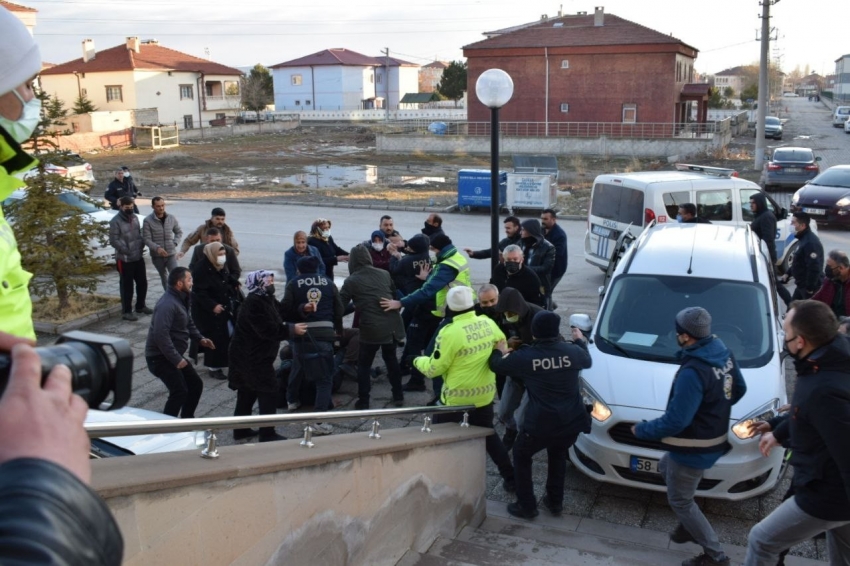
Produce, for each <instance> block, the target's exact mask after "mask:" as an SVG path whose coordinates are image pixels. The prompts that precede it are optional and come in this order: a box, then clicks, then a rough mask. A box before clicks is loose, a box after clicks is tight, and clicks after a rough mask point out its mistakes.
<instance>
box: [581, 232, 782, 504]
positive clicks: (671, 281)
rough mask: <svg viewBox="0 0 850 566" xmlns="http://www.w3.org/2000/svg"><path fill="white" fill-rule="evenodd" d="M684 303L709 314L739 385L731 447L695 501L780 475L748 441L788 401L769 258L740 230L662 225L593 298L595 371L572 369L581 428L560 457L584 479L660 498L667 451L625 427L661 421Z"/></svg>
mask: <svg viewBox="0 0 850 566" xmlns="http://www.w3.org/2000/svg"><path fill="white" fill-rule="evenodd" d="M618 255H619V254H618ZM693 306H699V307H703V308H704V309H706V310H708V312H709V313H710V314H711V318H712V322H711V331H712V333H713V334H715V335H717V336H718V337H719V338H720V339H721V340H722V341H723V343H724V344H725V345H726V347H727V348H729V350H730V351H731V352H732V353H733V354H734V356H735V359H736V360H737V361H738V364H739V365H740V367H741V373H742V374H743V376H744V380H745V381H746V384H747V392H746V394H745V395H744V396H743V397H742V398H741V400H740V401H738V403H736V404H735V405H734V406H733V407H732V412H731V415H730V421H729V432H728V434H727V440H728V442H729V445H730V448H729V450H728V452H726V453H725V454H724V455H723V456H722V457H721V458H720V459H719V460H718V461H717V463H716V464H715V465H714V466H713V467H712V468H711V469H709V470H706V471H705V476H704V477H703V479H702V480H701V481H700V483H699V486H698V487H697V495H699V496H704V497H715V498H720V499H729V500H740V499H746V498H749V497H753V496H756V495H758V494H760V493H764V492H765V491H768V490H770V489H771V488H772V487H773V486H774V485H775V484H776V482H777V480H778V479H779V478H780V477H781V474H782V473H783V471H784V465H783V454H782V450H774V451H772V452H771V454H770V457H769V458H764V457H762V455H761V453H760V452H759V448H758V444H759V439H758V437H755V438H752V437H750V433H749V424H750V423H751V422H753V421H758V420H766V419H769V418H772V416H774V415H776V414H777V410H778V408H779V407H780V406H782V405H783V404H784V403H785V402H786V397H787V394H786V390H785V365H784V364H783V363H782V359H781V352H782V346H783V340H784V333H783V331H782V325H781V320H780V317H779V312H778V308H777V301H776V289H775V280H774V276H773V269H771V268H770V258H769V257H768V255H767V252H766V250H765V249H764V247H763V246H761V247H760V246H759V241H758V237H757V236H756V235H755V234H753V233H752V231H751V230H750V229H749V228H748V227H747V228H734V227H730V226H718V225H716V224H669V223H668V224H652V225H650V226H649V227H647V228H646V230H645V231H644V232H643V233H642V234H641V235H640V236H639V237H638V238H637V239H636V240H635V241H634V242H633V243H632V244H631V246H629V247H628V248H627V249H626V251H625V253H624V254H623V255H622V259H619V261H617V260H616V259H615V268H614V270H613V276H612V278H611V280H610V283H609V284H608V285H607V287H606V288H604V290H603V297H602V302H601V305H600V308H599V315H598V317H597V320H596V321H595V322H594V324H593V330H592V331H591V334H590V338H591V340H590V342H589V343H588V350H589V352H590V356H591V358H593V367H591V368H590V369H585V370H582V379H583V383H582V387H583V390H582V394H583V396H584V400H585V404H587V405H591V406H592V412H591V417H592V425H591V432H590V434H583V435H580V436H579V438H578V440H577V441H576V443H575V444H574V445H573V447H572V448H571V450H570V459H571V460H572V462H573V464H575V466H576V467H577V468H578V469H579V470H580V471H582V472H583V473H584V474H586V475H588V476H590V477H591V478H594V479H596V480H599V481H604V482H610V483H615V484H619V485H624V486H629V487H637V488H643V489H649V490H653V491H664V489H665V487H664V480H663V479H662V477H661V474H659V473H658V460H659V459H660V458H661V456H662V455H663V454H664V452H666V451H667V449H666V448H665V445H664V444H663V443H662V442H658V441H650V440H641V439H639V438H636V437H635V436H634V435H633V434H632V433H631V427H632V425H634V424H635V423H638V422H641V421H643V420H652V419H655V418H658V417H660V416H661V415H662V414H663V413H664V411H665V408H666V406H667V401H668V398H669V396H670V392H671V389H672V386H673V380H674V377H675V375H676V371H677V370H678V369H679V363H680V362H679V359H678V357H677V355H676V354H677V352H678V351H679V345H678V343H677V341H676V331H675V324H674V320H675V316H676V313H678V312H679V311H680V310H682V309H684V308H686V307H693Z"/></svg>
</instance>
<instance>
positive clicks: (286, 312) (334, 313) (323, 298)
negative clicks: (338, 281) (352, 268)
mask: <svg viewBox="0 0 850 566" xmlns="http://www.w3.org/2000/svg"><path fill="white" fill-rule="evenodd" d="M314 301H318V302H317V303H316V309H317V310H316V312H310V313H306V312H304V307H306V306H307V303H308V302H314ZM344 314H345V306H344V305H343V304H342V299H340V296H339V290H338V289H337V288H336V285H334V282H333V279H330V278H328V276H327V275H322V274H319V273H302V274H300V275H298V276H297V277H295V278H294V279H293V280H292V281H287V282H286V290H285V291H284V293H283V301H281V304H280V315H281V317H283V318H284V319H286V320H291V321H293V322H306V323H307V326H308V327H309V328H308V330H307V332H308V335H309V336H308V335H305V337H297V338H295V340H309V339H310V338H313V339H314V340H323V341H325V342H333V341H334V338H335V337H336V336H342V317H343V316H344ZM326 323H330V324H326Z"/></svg>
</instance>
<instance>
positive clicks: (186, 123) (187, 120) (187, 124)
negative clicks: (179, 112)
mask: <svg viewBox="0 0 850 566" xmlns="http://www.w3.org/2000/svg"><path fill="white" fill-rule="evenodd" d="M183 127H184V128H186V129H187V130H191V129H192V128H193V127H194V126H192V115H191V114H185V115H184V116H183Z"/></svg>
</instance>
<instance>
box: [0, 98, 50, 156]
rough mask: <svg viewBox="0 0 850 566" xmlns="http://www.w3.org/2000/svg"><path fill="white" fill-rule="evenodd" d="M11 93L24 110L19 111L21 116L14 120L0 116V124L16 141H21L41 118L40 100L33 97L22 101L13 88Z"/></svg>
mask: <svg viewBox="0 0 850 566" xmlns="http://www.w3.org/2000/svg"><path fill="white" fill-rule="evenodd" d="M12 93H13V94H14V95H15V96H16V97H17V98H18V100H20V101H21V104H23V106H24V111H23V112H22V113H21V117H20V118H18V119H17V120H15V121H13V120H9V119H8V118H5V117H3V116H0V126H2V127H3V129H4V130H6V131H7V132H9V135H10V136H12V138H13V139H14V140H15V141H16V142H18V143H23V142H25V141H27V140H28V139H29V138H30V136H31V135H32V133H33V132H34V131H35V128H36V126H38V122H39V120H41V100H39V99H38V98H33V99H32V100H30V101H29V102H24V99H23V98H22V97H21V95H20V94H18V91H17V90H13V91H12Z"/></svg>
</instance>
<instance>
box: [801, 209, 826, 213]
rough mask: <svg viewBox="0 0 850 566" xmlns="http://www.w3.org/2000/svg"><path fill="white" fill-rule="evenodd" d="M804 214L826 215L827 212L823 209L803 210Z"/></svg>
mask: <svg viewBox="0 0 850 566" xmlns="http://www.w3.org/2000/svg"><path fill="white" fill-rule="evenodd" d="M803 212H805V213H808V214H826V211H825V210H824V209H822V208H803Z"/></svg>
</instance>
